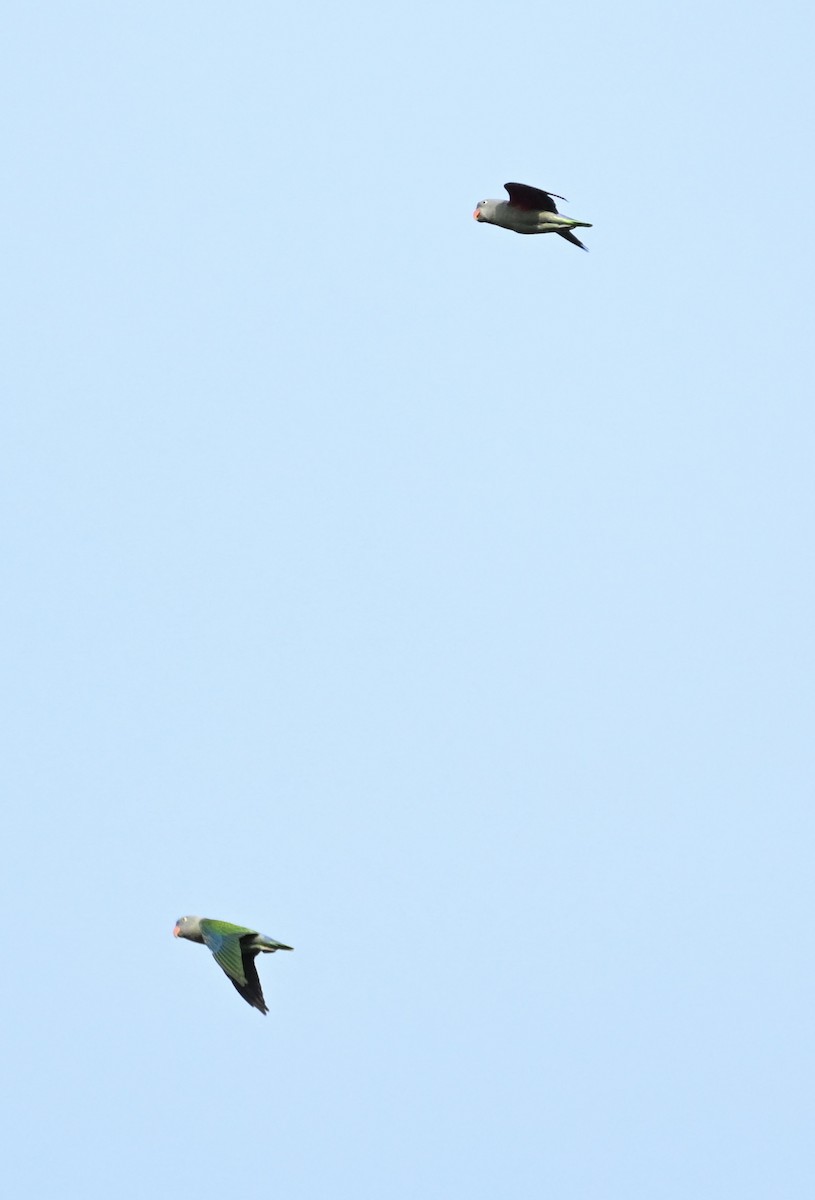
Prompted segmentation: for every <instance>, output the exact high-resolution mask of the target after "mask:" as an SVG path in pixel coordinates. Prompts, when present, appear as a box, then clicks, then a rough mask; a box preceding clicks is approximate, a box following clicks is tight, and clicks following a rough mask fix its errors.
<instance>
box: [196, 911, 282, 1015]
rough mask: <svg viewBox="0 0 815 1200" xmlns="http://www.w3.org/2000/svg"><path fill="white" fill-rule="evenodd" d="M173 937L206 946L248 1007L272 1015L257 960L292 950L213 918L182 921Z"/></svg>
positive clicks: (280, 943) (250, 930)
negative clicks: (257, 958) (264, 956)
mask: <svg viewBox="0 0 815 1200" xmlns="http://www.w3.org/2000/svg"><path fill="white" fill-rule="evenodd" d="M173 936H174V937H180V938H186V939H187V940H188V941H190V942H200V943H201V945H202V946H206V947H207V949H208V950H211V951H212V954H213V957H214V958H215V961H216V962H217V964H218V966H219V967H220V968H221V970H222V971H223V972H224V974H225V975H226V976H227V978H228V979H229V981H230V983H231V984H232V986H233V987H234V988H235V989H236V990H237V991H238V992H240V994H241V995H242V996H243V998H244V1000H245V1001H246V1003H247V1004H251V1005H252V1007H253V1008H257V1009H258V1010H259V1011H260V1012H262V1013H267V1012H268V1011H269V1010H268V1008H267V1007H266V1001H265V1000H264V999H263V992H262V991H261V987H260V980H259V979H258V973H257V968H256V967H255V958H256V957H257V955H258V954H274V952H275V950H291V949H293V947H292V946H284V944H283V943H282V942H276V941H275V940H274V938H270V937H266V936H265V935H264V934H262V933H258V932H257V930H256V929H247V928H246V927H245V926H244V925H231V924H230V923H229V921H215V920H212V919H211V918H209V917H179V918H178V920H177V921H176V925H175V929H174V930H173Z"/></svg>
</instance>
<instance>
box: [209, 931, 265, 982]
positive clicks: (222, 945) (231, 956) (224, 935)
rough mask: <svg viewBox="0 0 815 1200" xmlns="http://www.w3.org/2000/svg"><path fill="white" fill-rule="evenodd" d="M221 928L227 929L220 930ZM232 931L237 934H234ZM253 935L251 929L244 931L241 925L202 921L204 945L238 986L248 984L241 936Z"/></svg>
mask: <svg viewBox="0 0 815 1200" xmlns="http://www.w3.org/2000/svg"><path fill="white" fill-rule="evenodd" d="M219 926H221V927H223V926H226V928H225V929H224V928H218V927H219ZM232 930H234V931H235V932H234V933H233V932H232ZM242 933H252V930H251V929H246V930H244V929H242V928H241V926H240V925H230V924H229V923H228V922H227V921H202V922H201V936H202V937H203V939H204V945H205V946H206V947H207V949H208V950H211V951H212V954H213V957H214V959H215V961H216V963H217V964H218V966H219V967H220V968H221V970H222V971H225V972H226V974H227V975H228V976H229V978H230V979H231V980H233V981H234V982H235V984H236V986H238V985H240V986H245V984H246V963H245V961H244V958H243V955H242V953H241V941H240V939H241V934H242Z"/></svg>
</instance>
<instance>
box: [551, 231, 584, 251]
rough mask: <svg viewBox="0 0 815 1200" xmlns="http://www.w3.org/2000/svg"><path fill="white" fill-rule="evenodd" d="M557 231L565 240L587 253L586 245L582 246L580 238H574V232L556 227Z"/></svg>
mask: <svg viewBox="0 0 815 1200" xmlns="http://www.w3.org/2000/svg"><path fill="white" fill-rule="evenodd" d="M557 232H558V233H559V234H560V236H561V237H562V238H565V239H566V241H567V242H571V243H572V245H573V246H579V247H580V249H581V250H585V251H586V253H587V254H588V247H586V246H584V245H583V243H582V242H581V240H580V238H576V237H575V236H574V234H573V233H572V232H571V230H569V229H558V230H557Z"/></svg>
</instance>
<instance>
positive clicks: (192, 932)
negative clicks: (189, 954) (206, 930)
mask: <svg viewBox="0 0 815 1200" xmlns="http://www.w3.org/2000/svg"><path fill="white" fill-rule="evenodd" d="M173 937H180V938H190V940H191V941H193V942H200V941H202V940H203V939H202V938H201V918H200V917H179V918H178V920H177V921H176V923H175V928H174V929H173Z"/></svg>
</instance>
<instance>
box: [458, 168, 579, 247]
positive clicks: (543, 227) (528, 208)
mask: <svg viewBox="0 0 815 1200" xmlns="http://www.w3.org/2000/svg"><path fill="white" fill-rule="evenodd" d="M504 187H505V188H506V190H507V192H508V193H509V200H481V201H480V202H479V203H478V204H477V205H476V209H475V212H474V213H473V217H474V218H475V220H476V221H484V222H485V223H486V224H488V225H500V226H501V228H502V229H512V230H513V231H514V232H515V233H559V234H560V236H561V237H563V238H566V240H567V241H568V242H571V243H572V244H573V245H575V246H579V247H580V249H581V250H585V249H586V247H585V246H584V245H583V243H582V242H581V241H579V240H578V239H577V238H576V237H575V235H574V234H573V233H572V232H571V230H572V229H575V228H583V229H591V224H590V223H589V222H588V221H576V220H575V219H574V218H573V217H565V216H563V214H562V213H559V212H558V210H557V205H556V204H555V200H562V199H563V197H562V196H558V195H556V194H555V193H554V192H544V191H542V190H541V189H540V188H534V187H528V186H527V185H526V184H525V183H505V184H504Z"/></svg>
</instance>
